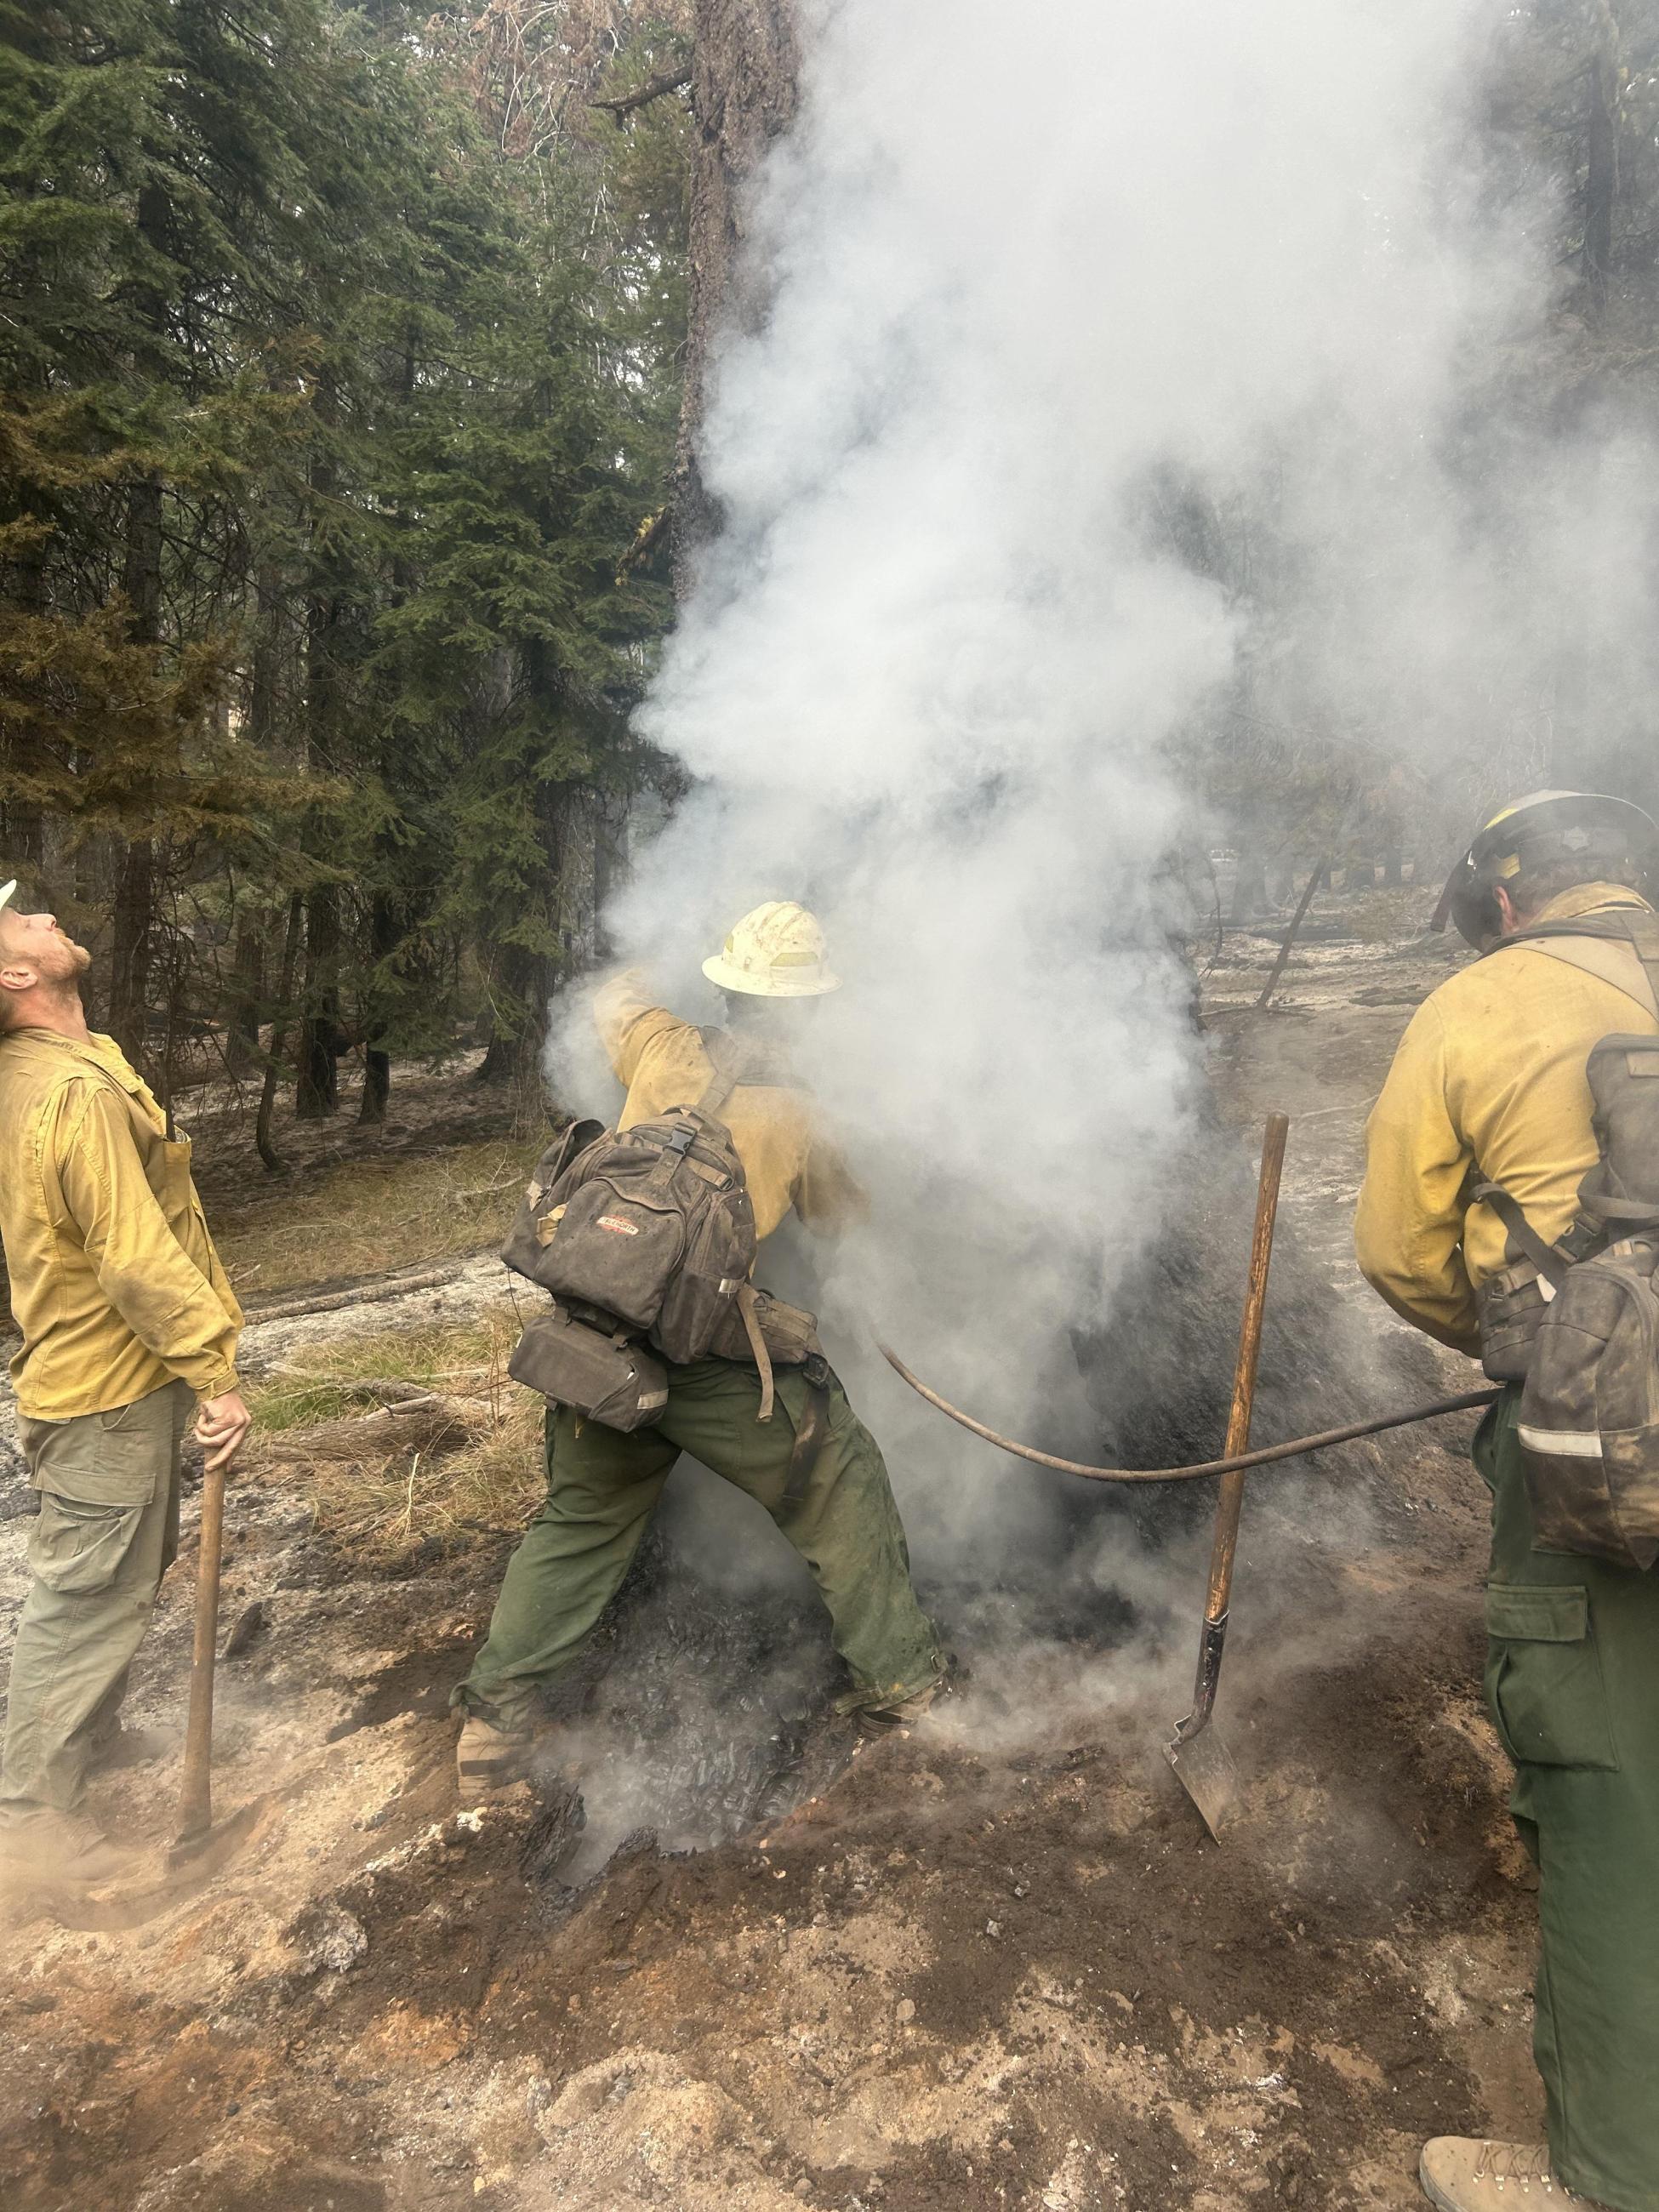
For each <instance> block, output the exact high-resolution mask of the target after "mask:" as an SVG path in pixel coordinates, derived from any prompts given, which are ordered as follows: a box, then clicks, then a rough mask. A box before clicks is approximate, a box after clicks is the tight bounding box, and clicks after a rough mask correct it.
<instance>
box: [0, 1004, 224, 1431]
mask: <svg viewBox="0 0 1659 2212" xmlns="http://www.w3.org/2000/svg"><path fill="white" fill-rule="evenodd" d="M0 1242H3V1243H4V1246H5V1254H6V1268H7V1273H9V1276H10V1279H11V1310H12V1313H13V1316H14V1317H15V1320H16V1322H17V1326H18V1328H20V1329H21V1331H22V1335H23V1348H22V1350H21V1352H19V1353H18V1355H17V1357H16V1358H15V1359H14V1360H13V1361H12V1364H11V1378H12V1382H13V1383H14V1384H15V1387H16V1390H17V1403H18V1405H19V1407H20V1408H21V1411H22V1412H23V1413H26V1414H27V1415H28V1416H29V1418H30V1419H33V1420H38V1421H67V1420H70V1419H73V1418H74V1417H75V1416H76V1414H79V1413H109V1412H111V1411H112V1410H113V1408H115V1407H118V1406H127V1405H131V1403H132V1402H133V1401H134V1400H135V1399H137V1398H147V1397H148V1396H149V1394H150V1392H151V1391H152V1390H159V1389H161V1388H162V1386H163V1385H164V1384H165V1383H170V1382H172V1381H173V1377H174V1376H182V1377H183V1379H184V1380H185V1382H186V1383H189V1384H190V1386H191V1389H193V1390H195V1391H196V1393H197V1395H198V1396H200V1397H203V1398H216V1397H219V1396H221V1395H222V1394H223V1393H224V1392H225V1391H227V1390H234V1389H235V1388H236V1367H235V1360H236V1339H237V1333H238V1331H239V1330H240V1328H241V1325H242V1310H241V1308H240V1306H239V1305H238V1304H237V1303H236V1299H235V1296H234V1292H233V1291H232V1290H231V1287H230V1285H229V1282H228V1280H227V1279H226V1276H225V1271H224V1269H223V1268H222V1267H221V1266H220V1264H219V1255H218V1254H217V1253H216V1251H215V1250H214V1249H213V1240H212V1238H211V1237H210V1236H209V1235H208V1231H207V1223H206V1221H205V1220H204V1218H203V1214H202V1204H201V1200H199V1199H198V1198H197V1194H196V1186H195V1184H194V1182H192V1181H191V1172H190V1146H189V1143H188V1141H187V1140H186V1139H183V1138H179V1139H169V1137H168V1136H167V1120H166V1116H165V1115H163V1114H162V1112H161V1108H160V1107H159V1106H158V1105H157V1104H156V1103H155V1099H154V1098H153V1097H151V1095H150V1092H149V1089H148V1088H147V1086H146V1085H144V1084H143V1082H142V1081H141V1080H140V1079H139V1078H138V1077H137V1075H136V1074H135V1073H134V1072H133V1070H132V1069H131V1067H130V1066H128V1064H127V1061H126V1060H125V1057H124V1056H123V1054H122V1053H121V1050H120V1048H119V1047H118V1045H117V1044H116V1043H115V1042H114V1040H113V1039H112V1038H111V1037H106V1036H94V1037H93V1038H92V1039H91V1040H90V1042H88V1043H86V1044H81V1043H78V1042H76V1041H75V1040H74V1039H73V1038H70V1037H64V1036H58V1035H57V1034H56V1032H55V1031H53V1030H35V1029H25V1030H12V1031H11V1032H10V1033H9V1035H7V1036H0Z"/></svg>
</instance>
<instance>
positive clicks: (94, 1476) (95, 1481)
mask: <svg viewBox="0 0 1659 2212" xmlns="http://www.w3.org/2000/svg"><path fill="white" fill-rule="evenodd" d="M195 1402H196V1401H195V1396H194V1394H193V1393H192V1391H191V1388H190V1386H189V1384H188V1383H167V1384H166V1385H165V1386H164V1387H163V1388H162V1389H160V1390H155V1391H152V1392H151V1394H150V1395H149V1397H147V1398H139V1399H137V1401H135V1402H134V1403H133V1404H132V1405H131V1406H120V1407H116V1408H115V1410H114V1411H113V1412H112V1413H82V1414H80V1415H77V1417H76V1419H74V1420H71V1421H31V1420H27V1419H25V1420H21V1421H20V1422H19V1424H18V1436H19V1441H20V1442H21V1444H22V1447H23V1453H24V1456H25V1457H26V1458H27V1461H28V1463H29V1474H30V1479H31V1480H32V1481H33V1485H34V1486H35V1488H36V1489H37V1490H38V1491H39V1492H40V1518H39V1519H38V1520H37V1521H36V1522H35V1524H34V1528H33V1534H31V1535H30V1537H29V1571H30V1574H31V1577H32V1580H31V1582H30V1583H29V1590H28V1595H27V1597H26V1598H25V1599H24V1601H23V1611H22V1614H21V1618H20V1620H19V1621H18V1624H17V1641H16V1643H15V1645H14V1647H13V1650H12V1655H11V1690H10V1695H9V1701H8V1705H7V1709H6V1748H5V1759H4V1765H3V1769H0V1821H16V1820H27V1819H28V1818H29V1817H30V1816H31V1815H32V1814H36V1813H40V1812H42V1811H44V1810H45V1809H46V1808H47V1807H49V1806H51V1807H55V1808H57V1809H58V1810H59V1811H60V1812H68V1811H70V1809H71V1808H73V1807H74V1805H75V1804H76V1801H77V1800H78V1799H79V1797H80V1796H81V1792H82V1787H83V1786H84V1784H85V1781H86V1771H87V1765H88V1760H89V1759H91V1757H92V1755H93V1753H94V1751H95V1750H96V1749H97V1748H98V1747H99V1745H100V1742H102V1741H105V1740H106V1738H107V1737H109V1736H110V1735H113V1734H114V1732H115V1729H116V1727H117V1716H118V1713H119V1711H120V1708H121V1700H122V1699H123V1698H124V1697H125V1694H126V1686H127V1669H128V1668H129V1667H130V1666H131V1662H132V1657H133V1654H134V1653H135V1652H136V1651H137V1649H138V1646H139V1644H141V1643H142V1642H143V1635H144V1631H145V1629H146V1628H148V1627H149V1620H150V1615H151V1613H153V1612H154V1611H155V1593H156V1590H157V1589H159V1588H160V1586H161V1577H162V1576H163V1575H164V1574H165V1573H166V1572H167V1569H168V1567H170V1566H171V1565H172V1564H173V1559H174V1558H175V1556H176V1555H177V1553H178V1549H179V1448H180V1446H181V1445H182V1443H183V1442H184V1435H185V1425H186V1424H187V1423H188V1421H189V1419H190V1416H191V1408H192V1407H193V1406H194V1405H195Z"/></svg>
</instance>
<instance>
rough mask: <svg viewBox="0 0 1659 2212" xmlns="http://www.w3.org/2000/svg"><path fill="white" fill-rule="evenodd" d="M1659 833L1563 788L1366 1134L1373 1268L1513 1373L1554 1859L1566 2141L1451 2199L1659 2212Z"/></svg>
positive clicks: (1468, 2176) (1553, 2064)
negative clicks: (1658, 896)
mask: <svg viewBox="0 0 1659 2212" xmlns="http://www.w3.org/2000/svg"><path fill="white" fill-rule="evenodd" d="M1656 875H1659V832H1656V829H1655V826H1654V824H1653V823H1652V822H1651V821H1650V820H1649V818H1648V817H1647V816H1646V815H1645V814H1644V813H1643V812H1642V811H1640V810H1639V809H1638V808H1637V807H1635V806H1632V805H1627V804H1626V803H1625V802H1624V801H1622V800H1620V799H1606V798H1595V797H1590V796H1588V795H1586V794H1584V793H1577V792H1540V793H1534V795H1533V796H1532V797H1530V798H1528V799H1521V800H1519V801H1517V802H1516V805H1513V806H1510V807H1508V808H1506V809H1505V810H1504V812H1503V813H1502V814H1500V815H1498V817H1496V818H1495V819H1494V820H1492V822H1490V823H1488V824H1487V825H1486V828H1485V829H1483V830H1482V831H1481V832H1480V836H1478V837H1476V839H1475V841H1474V844H1473V845H1472V846H1471V847H1470V848H1469V850H1468V853H1467V854H1466V855H1465V856H1464V858H1463V860H1462V861H1461V862H1460V863H1459V865H1458V866H1457V868H1456V869H1455V871H1454V872H1453V875H1452V878H1451V881H1450V882H1449V884H1448V885H1447V888H1446V894H1445V896H1444V898H1443V900H1442V902H1441V914H1440V915H1439V917H1437V920H1438V921H1439V923H1440V925H1441V926H1443V922H1444V920H1445V918H1446V916H1447V915H1450V917H1451V918H1452V919H1453V920H1454V921H1455V923H1456V925H1457V927H1458V928H1459V930H1460V931H1461V932H1462V934H1463V936H1464V937H1465V938H1467V939H1468V941H1469V943H1470V944H1472V945H1474V946H1475V947H1476V949H1477V950H1478V951H1480V952H1481V953H1482V954H1483V955H1484V956H1485V957H1483V958H1481V959H1480V960H1479V961H1477V962H1475V963H1474V964H1473V965H1472V966H1470V967H1468V968H1465V969H1462V970H1461V971H1460V972H1459V973H1458V974H1457V975H1454V976H1452V977H1451V978H1450V979H1449V981H1446V982H1444V983H1443V984H1442V985H1441V986H1440V987H1439V988H1438V989H1437V991H1435V992H1434V993H1433V994H1432V995H1431V997H1430V998H1429V999H1427V1000H1425V1003H1424V1004H1423V1005H1422V1006H1420V1007H1419V1009H1418V1012H1417V1013H1416V1014H1415V1015H1414V1016H1413V1019H1412V1022H1411V1024H1410V1026H1409V1027H1408V1028H1407V1031H1406V1034H1405V1036H1404V1039H1403V1040H1402V1042H1401V1046H1400V1049H1399V1052H1398V1054H1397V1055H1396V1056H1395V1062H1394V1066H1393V1067H1392V1069H1391V1070H1390V1072H1389V1079H1388V1081H1387V1083H1386V1085H1384V1087H1383V1093H1382V1096H1381V1097H1380V1098H1379V1099H1378V1101H1377V1104H1376V1109H1375V1111H1374V1112H1373V1114H1372V1115H1371V1118H1370V1125H1369V1127H1368V1129H1367V1155H1366V1170H1365V1182H1364V1189H1363V1190H1362V1192H1361V1194H1360V1200H1359V1213H1358V1226H1357V1243H1358V1257H1359V1264H1360V1266H1361V1267H1362V1269H1363V1270H1364V1273H1365V1274H1366V1276H1367V1277H1368V1278H1369V1279H1370V1282H1371V1283H1372V1284H1373V1285H1374V1286H1375V1287H1376V1289H1377V1290H1378V1291H1380V1292H1381V1293H1382V1295H1383V1297H1385V1298H1386V1299H1387V1300H1388V1302H1389V1304H1390V1305H1392V1306H1393V1307H1395V1309H1396V1310H1397V1311H1399V1312H1400V1313H1401V1314H1403V1315H1404V1316H1405V1317H1406V1318H1407V1320H1408V1321H1410V1322H1414V1323H1415V1324H1416V1326H1417V1327H1418V1328H1421V1329H1425V1330H1426V1331H1427V1332H1428V1334H1430V1335H1431V1336H1434V1337H1437V1338H1438V1339H1439V1340H1440V1341H1441V1342H1442V1343H1443V1344H1448V1345H1451V1346H1455V1348H1456V1349H1457V1350H1458V1351H1460V1352H1468V1353H1469V1354H1470V1355H1471V1356H1472V1357H1478V1358H1481V1359H1482V1361H1483V1363H1484V1364H1485V1366H1486V1372H1487V1373H1488V1374H1489V1375H1490V1376H1492V1378H1493V1379H1494V1380H1495V1381H1497V1382H1499V1383H1502V1384H1503V1385H1504V1389H1503V1392H1502V1395H1501V1396H1500V1398H1499V1400H1498V1403H1497V1405H1496V1406H1494V1407H1493V1408H1492V1411H1491V1413H1489V1414H1488V1415H1487V1417H1486V1419H1485V1421H1484V1422H1483V1423H1482V1425H1481V1427H1480V1432H1479V1434H1478V1436H1477V1437H1476V1439H1475V1444H1474V1460H1475V1464H1476V1466H1477V1468H1479V1470H1480V1474H1482V1476H1483V1477H1484V1478H1485V1480H1486V1484H1487V1486H1488V1487H1489V1488H1490V1489H1491V1491H1492V1565H1491V1574H1490V1579H1489V1581H1488V1583H1487V1585H1486V1630H1487V1639H1488V1641H1487V1654H1488V1656H1487V1663H1486V1696H1487V1700H1488V1703H1489V1705H1490V1706H1491V1709H1492V1717H1493V1720H1494V1721H1495V1723H1496V1724H1497V1727H1498V1733H1499V1735H1501V1737H1502V1738H1503V1741H1504V1748H1505V1749H1506V1750H1507V1751H1508V1753H1509V1754H1510V1758H1511V1759H1512V1760H1513V1761H1514V1763H1515V1769H1516V1783H1515V1790H1514V1795H1513V1796H1512V1798H1511V1800H1510V1804H1511V1809H1512V1811H1513V1813H1514V1816H1515V1819H1516V1824H1517V1826H1518V1827H1519V1829H1520V1832H1521V1835H1522V1838H1523V1840H1524V1842H1525V1843H1526V1844H1527V1847H1528V1850H1529V1851H1530V1852H1531V1854H1532V1856H1533V1857H1534V1860H1535V1861H1536V1863H1537V1867H1538V1874H1539V1888H1538V1904H1539V1917H1540V1920H1541V1930H1542V1948H1541V1963H1540V1966H1539V1972H1538V1982H1537V2015H1536V2028H1535V2033H1534V2055H1535V2057H1536V2060H1537V2063H1538V2069H1539V2072H1540V2073H1541V2075H1542V2076H1543V2080H1544V2091H1545V2101H1546V2114H1547V2138H1548V2139H1547V2142H1546V2143H1543V2144H1521V2143H1504V2142H1498V2143H1493V2142H1476V2141H1465V2140H1463V2139H1461V2138H1457V2137H1451V2136H1445V2137H1441V2138H1439V2139H1437V2141H1435V2142H1431V2143H1429V2144H1428V2145H1427V2147H1426V2148H1425V2150H1424V2153H1423V2159H1422V2166H1421V2177H1422V2181H1423V2185H1424V2188H1425V2191H1426V2193H1427V2195H1428V2196H1429V2197H1430V2198H1431V2200H1432V2202H1433V2203H1435V2204H1437V2205H1438V2206H1439V2207H1440V2208H1441V2212H1510V2208H1512V2207H1513V2206H1514V2205H1515V2204H1516V2202H1517V2201H1519V2200H1521V2199H1522V2198H1524V2199H1526V2200H1527V2201H1528V2202H1531V2201H1532V2199H1533V2198H1534V2197H1537V2198H1538V2199H1539V2200H1540V2201H1541V2202H1542V2201H1546V2200H1547V2201H1551V2202H1554V2201H1556V2200H1557V2199H1558V2198H1559V2201H1562V2202H1564V2203H1590V2204H1593V2205H1594V2204H1599V2205H1603V2206H1613V2207H1616V2208H1617V2212H1659V1569H1656V1567H1655V1565H1654V1562H1655V1560H1656V1559H1659V1296H1656V1278H1655V1268H1656V1264H1659V916H1656V915H1655V913H1654V911H1653V909H1652V908H1651V907H1650V905H1649V903H1648V899H1647V897H1646V896H1644V892H1646V893H1649V894H1651V892H1652V890H1653V887H1654V883H1655V878H1656Z"/></svg>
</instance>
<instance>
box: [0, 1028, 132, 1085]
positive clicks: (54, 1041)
mask: <svg viewBox="0 0 1659 2212" xmlns="http://www.w3.org/2000/svg"><path fill="white" fill-rule="evenodd" d="M7 1035H8V1036H14V1037H17V1038H19V1039H20V1040H21V1039H22V1038H25V1037H27V1039H28V1041H29V1042H30V1043H32V1044H37V1045H44V1046H45V1047H46V1049H47V1050H48V1051H51V1052H66V1053H68V1054H70V1057H71V1058H73V1059H75V1060H90V1061H91V1062H92V1064H93V1066H94V1067H98V1068H101V1069H102V1071H103V1073H105V1074H106V1075H112V1076H113V1077H114V1079H115V1080H116V1081H117V1082H118V1084H119V1085H120V1086H121V1088H122V1090H123V1091H130V1092H131V1093H132V1094H133V1095H134V1096H137V1094H138V1093H140V1092H141V1091H143V1089H144V1081H143V1077H142V1076H141V1075H140V1074H139V1073H138V1072H137V1069H136V1068H135V1067H134V1066H133V1065H132V1063H131V1060H129V1059H128V1058H127V1056H126V1054H125V1053H124V1052H123V1051H122V1049H121V1048H120V1046H119V1045H118V1044H117V1043H116V1042H115V1039H114V1038H113V1037H112V1036H103V1035H102V1034H101V1033H100V1031H98V1030H94V1031H93V1032H92V1034H91V1036H88V1038H87V1040H86V1042H85V1043H82V1041H81V1039H80V1038H79V1037H68V1036H64V1033H63V1031H62V1030H42V1029H34V1028H31V1027H28V1026H27V1025H24V1026H22V1027H20V1028H17V1029H15V1030H8V1031H7Z"/></svg>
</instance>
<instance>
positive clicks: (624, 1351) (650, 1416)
mask: <svg viewBox="0 0 1659 2212" xmlns="http://www.w3.org/2000/svg"><path fill="white" fill-rule="evenodd" d="M507 1373H508V1374H509V1375H510V1376H512V1377H513V1381H514V1382H515V1383H523V1384H524V1385H525V1386H526V1389H531V1390H539V1391H540V1392H541V1394H542V1395H543V1397H544V1398H549V1399H551V1400H552V1401H553V1402H554V1404H556V1405H559V1406H568V1407H570V1409H571V1411H572V1412H573V1413H580V1414H581V1415H582V1416H583V1418H584V1419H587V1420H593V1421H599V1422H601V1423H602V1424H603V1425H605V1427H606V1428H607V1429H622V1430H623V1431H628V1430H631V1429H645V1428H649V1427H650V1426H651V1425H652V1423H653V1421H659V1420H660V1419H662V1415H663V1408H664V1407H665V1406H666V1405H667V1403H668V1370H667V1369H666V1368H665V1366H664V1365H663V1363H662V1362H661V1360H660V1359H658V1358H653V1355H652V1354H651V1353H650V1352H647V1349H646V1347H645V1346H644V1345H642V1344H640V1343H638V1342H635V1341H632V1340H629V1338H628V1337H626V1336H625V1335H623V1334H620V1333H618V1332H613V1333H612V1334H609V1335H607V1334H605V1332H604V1331H603V1330H601V1329H599V1328H594V1327H593V1326H592V1324H591V1323H589V1322H582V1321H578V1320H577V1319H576V1318H575V1316H574V1315H572V1314H569V1313H567V1312H566V1311H565V1310H564V1309H563V1308H562V1306H560V1305H558V1304H555V1305H553V1306H551V1307H550V1309H549V1310H548V1311H547V1312H546V1313H543V1314H537V1315H536V1316H534V1317H533V1318H532V1320H531V1321H529V1322H527V1323H526V1326H525V1331H524V1334H523V1335H522V1336H521V1337H520V1339H519V1343H518V1349H517V1350H516V1351H515V1352H513V1357H512V1358H511V1359H510V1360H509V1361H508V1362H507Z"/></svg>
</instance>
